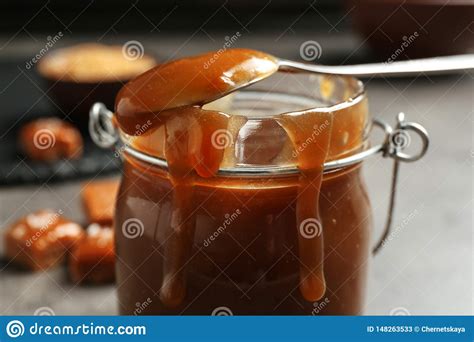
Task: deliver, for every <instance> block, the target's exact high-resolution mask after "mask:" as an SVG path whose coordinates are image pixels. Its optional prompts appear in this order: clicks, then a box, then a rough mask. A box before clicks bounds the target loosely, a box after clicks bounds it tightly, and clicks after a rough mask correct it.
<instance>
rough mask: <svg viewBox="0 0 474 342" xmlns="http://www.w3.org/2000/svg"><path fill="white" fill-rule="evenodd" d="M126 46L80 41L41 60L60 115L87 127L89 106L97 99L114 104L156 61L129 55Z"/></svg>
mask: <svg viewBox="0 0 474 342" xmlns="http://www.w3.org/2000/svg"><path fill="white" fill-rule="evenodd" d="M124 51H125V50H122V46H107V45H100V44H80V45H75V46H72V47H69V48H63V49H58V50H55V51H54V52H52V53H49V54H48V55H47V56H45V57H44V58H43V59H41V60H40V62H39V64H38V72H39V74H40V76H41V78H42V79H43V80H44V81H45V84H46V87H47V88H46V89H47V93H48V96H49V97H50V99H51V100H52V101H53V102H54V105H55V107H56V109H58V111H59V112H60V115H62V116H63V117H67V118H68V120H70V121H71V122H73V123H74V124H75V125H76V126H77V127H79V128H80V129H81V131H86V130H87V127H88V121H89V109H90V108H91V106H92V104H94V103H95V102H97V101H100V102H103V103H105V105H106V106H107V107H108V108H114V102H115V95H116V94H117V92H118V91H119V90H120V88H121V87H122V86H123V85H124V84H125V83H127V82H128V81H129V80H131V79H132V78H134V77H136V76H138V75H139V74H141V73H143V72H145V71H146V70H148V69H150V68H151V67H153V66H154V65H156V61H155V59H154V58H153V57H150V56H148V55H145V54H143V52H139V51H138V52H137V53H138V55H134V56H131V57H128V58H127V56H126V55H125V53H126V52H124Z"/></svg>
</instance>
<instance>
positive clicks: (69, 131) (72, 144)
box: [19, 118, 83, 161]
mask: <svg viewBox="0 0 474 342" xmlns="http://www.w3.org/2000/svg"><path fill="white" fill-rule="evenodd" d="M19 139H20V141H19V143H20V146H21V147H22V149H23V152H24V153H25V154H26V155H27V156H28V157H29V158H31V159H35V160H40V161H55V160H58V159H61V158H66V159H78V158H80V157H81V156H82V150H83V141H82V137H81V134H80V133H79V131H78V130H77V128H76V127H74V126H73V125H72V124H70V123H68V122H66V121H63V120H61V119H58V118H43V119H37V120H34V121H31V122H29V123H27V124H26V125H24V126H23V127H22V128H21V129H20V134H19Z"/></svg>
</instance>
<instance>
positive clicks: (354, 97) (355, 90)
mask: <svg viewBox="0 0 474 342" xmlns="http://www.w3.org/2000/svg"><path fill="white" fill-rule="evenodd" d="M303 76H305V77H307V76H309V78H311V77H316V76H315V75H308V74H306V75H303ZM317 77H320V78H323V77H324V78H325V79H330V80H332V81H334V82H339V83H340V84H343V88H345V92H344V97H345V98H344V99H343V100H340V101H332V102H331V103H329V101H327V102H322V101H323V100H319V101H321V103H318V104H317V105H316V102H318V99H316V98H315V97H314V94H315V93H314V92H313V93H311V92H310V95H313V96H309V95H305V94H300V93H296V94H295V93H291V92H287V91H275V90H273V89H270V91H269V90H259V88H262V85H261V83H260V82H259V83H256V84H255V85H252V86H250V87H248V88H246V89H243V90H241V91H238V92H235V93H233V94H232V95H231V96H234V99H235V102H236V103H240V102H241V101H240V99H241V98H244V99H245V100H248V99H249V98H251V99H253V100H256V103H266V102H265V100H267V99H275V98H279V97H280V102H281V103H284V102H285V101H286V100H288V101H287V102H291V103H292V104H293V105H296V106H297V109H296V110H284V111H281V110H279V109H280V107H278V106H277V108H278V112H276V113H274V114H271V115H243V116H245V117H246V119H247V123H248V122H252V121H263V120H270V121H276V120H275V119H276V118H277V117H279V116H282V115H292V114H293V115H294V114H301V113H304V112H320V113H331V112H333V113H341V114H343V115H340V118H339V120H340V121H342V120H344V117H345V115H344V114H346V113H345V110H347V109H348V108H351V107H356V105H358V104H359V103H360V102H362V101H363V100H364V99H365V98H366V92H365V89H364V85H363V83H362V82H361V81H360V80H358V79H356V78H354V77H347V76H334V75H317ZM313 81H314V80H313ZM341 82H342V83H341ZM318 91H320V89H319V88H318ZM259 93H261V94H264V96H266V97H267V98H265V99H263V100H261V99H260V100H259V99H258V96H259V95H258V94H259ZM286 97H287V98H286ZM298 99H299V101H300V102H298V101H297V100H298ZM218 101H219V100H218ZM216 102H217V101H216ZM270 102H271V101H270ZM362 105H363V104H361V106H362ZM204 108H205V109H206V106H204ZM210 109H214V110H215V108H210ZM217 110H219V111H221V112H224V113H226V114H229V115H232V111H229V110H220V109H217ZM365 111H366V110H365ZM238 114H239V115H241V114H240V113H238ZM351 115H353V114H351ZM366 116H368V114H367V115H365V114H364V119H366V118H365V117H366ZM341 119H342V120H341ZM349 119H350V117H349ZM370 127H371V124H370V122H369V123H367V127H364V130H367V132H362V131H363V129H362V128H361V127H357V130H360V131H361V132H358V131H357V132H358V133H360V134H361V135H362V134H364V138H361V139H360V140H361V141H358V142H357V144H356V145H355V147H354V146H351V149H348V150H347V151H344V152H347V153H345V154H344V155H342V154H341V155H337V156H336V158H329V159H328V162H327V163H325V165H324V167H325V170H326V171H329V170H335V169H338V168H341V167H343V166H345V165H349V164H350V165H352V164H353V163H356V162H357V158H355V159H354V160H353V161H352V162H351V156H353V155H355V154H357V153H358V152H361V151H363V150H366V149H367V148H368V143H367V139H366V137H367V136H368V130H370ZM240 129H243V126H242V127H240ZM239 133H240V131H239ZM346 134H348V133H346ZM120 136H121V137H122V142H123V143H124V144H125V146H124V147H123V148H124V150H125V151H126V152H127V153H128V154H129V155H131V156H133V157H135V158H137V159H139V160H142V161H145V162H147V163H151V164H153V165H156V166H158V167H160V168H164V169H167V162H166V159H165V158H164V154H158V153H157V154H158V155H155V154H154V153H153V154H150V153H147V152H146V149H141V148H139V147H138V148H136V147H135V146H133V147H132V146H127V140H128V139H129V136H127V135H125V134H123V133H122V134H120ZM358 139H359V138H358ZM269 140H270V139H269ZM268 143H269V144H272V142H271V141H269V142H268ZM233 152H234V153H236V152H235V151H233ZM345 157H349V158H345ZM348 163H349V164H348ZM298 172H299V170H298V168H297V166H296V163H295V162H294V161H293V162H286V163H283V165H275V164H259V165H255V164H251V163H250V164H249V163H239V162H235V163H233V164H232V166H229V165H226V163H224V164H223V165H221V167H220V169H219V172H218V174H219V175H225V176H233V175H237V176H243V175H246V176H259V175H270V174H271V175H289V174H296V173H298Z"/></svg>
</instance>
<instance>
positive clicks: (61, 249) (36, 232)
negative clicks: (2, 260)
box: [5, 209, 84, 270]
mask: <svg viewBox="0 0 474 342" xmlns="http://www.w3.org/2000/svg"><path fill="white" fill-rule="evenodd" d="M61 213H62V212H61V211H57V212H54V211H53V210H49V209H47V210H40V211H37V212H35V213H33V214H29V215H27V216H26V217H23V218H21V219H20V220H18V221H17V222H16V223H14V224H13V225H12V226H11V227H10V228H9V229H8V230H7V231H6V232H5V254H6V256H7V258H8V259H11V260H12V261H13V262H14V263H17V264H19V265H21V266H24V267H25V268H28V269H31V270H45V269H48V268H50V267H53V266H55V265H57V264H60V263H62V262H63V261H64V259H65V256H66V254H67V252H68V251H69V250H70V249H71V248H72V247H73V246H74V245H75V244H76V243H77V242H78V241H80V240H81V239H82V238H83V236H84V230H83V229H82V227H81V226H80V225H78V224H77V223H74V222H72V221H70V220H68V219H66V218H64V217H62V216H61Z"/></svg>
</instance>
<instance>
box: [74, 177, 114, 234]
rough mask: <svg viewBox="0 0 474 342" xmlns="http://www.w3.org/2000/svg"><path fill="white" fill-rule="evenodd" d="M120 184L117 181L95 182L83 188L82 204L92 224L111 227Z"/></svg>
mask: <svg viewBox="0 0 474 342" xmlns="http://www.w3.org/2000/svg"><path fill="white" fill-rule="evenodd" d="M119 184H120V182H119V181H118V180H117V179H113V180H110V179H109V180H101V181H94V182H91V183H88V184H86V185H84V187H83V188H82V202H83V204H84V209H85V211H86V215H87V218H88V219H89V222H90V223H99V224H101V225H104V226H111V225H112V222H113V220H114V215H115V199H116V197H117V192H118V187H119Z"/></svg>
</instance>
